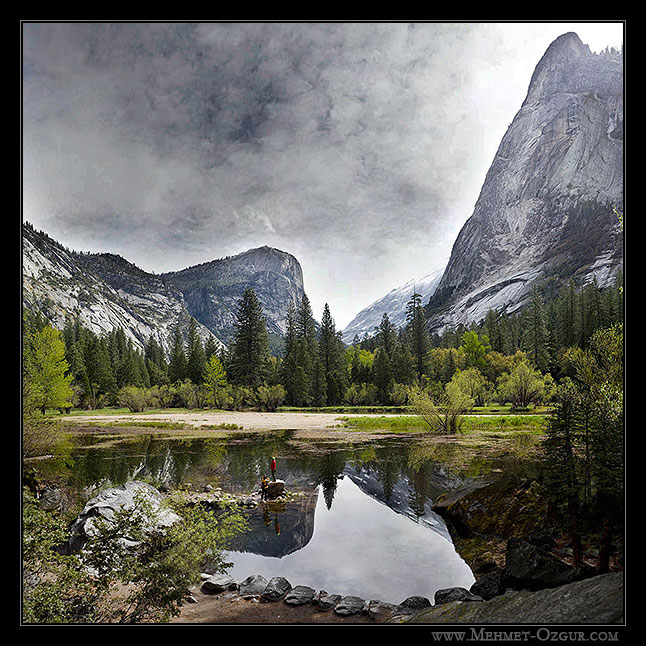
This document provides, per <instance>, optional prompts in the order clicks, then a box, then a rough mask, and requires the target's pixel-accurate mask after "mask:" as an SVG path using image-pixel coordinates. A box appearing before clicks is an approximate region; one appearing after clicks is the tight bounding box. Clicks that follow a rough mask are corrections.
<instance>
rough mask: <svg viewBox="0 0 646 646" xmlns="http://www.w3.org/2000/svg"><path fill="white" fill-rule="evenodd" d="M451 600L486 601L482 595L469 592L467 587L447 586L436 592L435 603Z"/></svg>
mask: <svg viewBox="0 0 646 646" xmlns="http://www.w3.org/2000/svg"><path fill="white" fill-rule="evenodd" d="M451 601H484V599H483V598H482V597H479V596H477V595H475V594H472V593H471V592H469V591H468V590H467V589H466V588H445V589H444V590H438V591H437V592H436V593H435V605H436V606H437V605H439V604H441V603H450V602H451Z"/></svg>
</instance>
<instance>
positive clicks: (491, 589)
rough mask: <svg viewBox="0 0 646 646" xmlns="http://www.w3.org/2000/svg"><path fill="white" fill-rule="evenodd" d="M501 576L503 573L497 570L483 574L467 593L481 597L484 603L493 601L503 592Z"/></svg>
mask: <svg viewBox="0 0 646 646" xmlns="http://www.w3.org/2000/svg"><path fill="white" fill-rule="evenodd" d="M503 576H504V572H503V571H502V570H500V569H498V568H496V569H494V570H492V571H490V572H485V573H484V574H481V575H479V576H478V577H477V580H476V582H475V583H474V584H473V585H472V586H471V587H470V588H469V592H471V593H472V594H475V595H477V596H479V597H482V598H483V599H484V600H485V601H486V600H487V599H493V598H494V597H497V596H498V595H499V594H502V593H503V592H504V591H505V588H504V585H503Z"/></svg>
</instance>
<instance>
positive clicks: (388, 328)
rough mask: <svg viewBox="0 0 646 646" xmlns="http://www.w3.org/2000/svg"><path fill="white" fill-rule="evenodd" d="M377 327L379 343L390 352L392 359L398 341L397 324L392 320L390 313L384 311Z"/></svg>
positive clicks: (389, 356)
mask: <svg viewBox="0 0 646 646" xmlns="http://www.w3.org/2000/svg"><path fill="white" fill-rule="evenodd" d="M376 329H377V335H376V336H377V344H378V346H379V347H380V348H383V349H384V350H385V351H386V353H387V354H388V358H389V359H392V357H393V353H394V351H395V345H396V343H397V330H396V329H395V326H394V325H393V324H392V323H391V322H390V318H389V317H388V313H387V312H384V313H383V315H382V317H381V322H380V323H379V327H377V328H376Z"/></svg>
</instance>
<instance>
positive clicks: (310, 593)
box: [285, 585, 316, 606]
mask: <svg viewBox="0 0 646 646" xmlns="http://www.w3.org/2000/svg"><path fill="white" fill-rule="evenodd" d="M315 594H316V590H314V588H310V587H309V586H306V585H297V586H296V587H295V588H292V589H291V590H290V591H289V592H288V593H287V596H286V597H285V603H289V604H290V605H292V606H301V605H304V604H306V603H310V602H311V601H312V600H313V599H314V595H315Z"/></svg>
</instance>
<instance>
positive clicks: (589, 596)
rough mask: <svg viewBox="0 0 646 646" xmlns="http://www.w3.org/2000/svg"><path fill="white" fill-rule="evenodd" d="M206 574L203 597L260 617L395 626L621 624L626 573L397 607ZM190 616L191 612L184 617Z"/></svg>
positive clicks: (449, 593) (417, 600) (452, 593)
mask: <svg viewBox="0 0 646 646" xmlns="http://www.w3.org/2000/svg"><path fill="white" fill-rule="evenodd" d="M203 578H204V580H203V583H202V586H201V590H200V591H201V592H202V593H203V595H215V596H217V597H218V598H219V599H221V600H222V601H224V602H226V603H230V604H240V603H241V602H244V601H246V602H250V601H251V602H256V603H257V604H258V605H257V606H256V608H257V612H258V614H259V615H260V614H262V613H263V612H264V606H265V604H272V605H275V606H276V608H278V606H281V605H283V606H285V607H284V609H283V611H282V614H281V613H280V611H278V610H277V609H274V610H273V612H272V613H265V614H268V616H270V617H271V616H273V617H283V618H286V619H284V621H286V622H288V621H289V617H290V614H289V610H290V608H296V607H305V606H308V607H311V608H313V609H314V610H315V612H316V615H318V616H317V617H316V622H317V623H332V622H335V620H337V619H338V618H339V617H342V618H344V617H349V616H352V615H361V616H363V617H366V618H367V619H368V620H369V621H372V622H375V623H393V624H476V625H479V624H620V623H622V622H623V616H624V610H623V608H624V596H623V585H624V580H623V573H622V572H616V573H612V574H604V575H600V576H595V577H592V578H590V579H586V580H583V581H576V582H573V583H569V584H566V585H563V586H559V587H557V588H551V589H545V590H538V591H530V590H508V591H506V592H505V593H504V594H502V595H499V596H497V597H494V598H492V599H490V600H488V601H485V600H483V599H482V598H481V597H479V596H477V595H474V594H473V593H471V592H469V591H468V590H465V589H464V588H449V589H446V590H438V591H437V592H436V594H435V598H434V600H433V601H434V602H433V603H431V601H430V600H429V599H427V598H425V597H409V598H408V599H405V600H404V601H402V602H401V603H400V604H398V605H394V604H390V603H386V602H383V601H379V600H375V599H372V600H365V599H362V598H360V597H357V596H352V595H345V596H342V595H339V594H334V593H329V592H327V591H325V590H318V591H317V590H314V589H313V588H311V587H309V586H305V585H296V586H293V587H292V585H291V583H290V582H289V581H287V579H285V578H283V577H274V578H272V579H270V580H269V581H267V580H266V579H265V578H264V577H263V576H262V575H253V576H250V577H247V578H246V579H245V580H244V581H241V582H239V581H236V580H235V579H233V578H232V577H230V576H229V575H226V574H215V575H206V574H205V575H203ZM194 592H196V591H194ZM189 601H192V602H193V603H199V604H202V603H208V601H204V597H202V600H200V601H198V600H197V599H196V596H193V595H192V596H191V597H189ZM220 607H222V606H220ZM223 614H224V612H223V611H220V615H218V613H217V612H216V613H214V614H213V615H212V616H211V621H213V622H215V623H218V616H220V617H221V616H222V615H223ZM322 615H327V618H321V616H322ZM187 616H189V617H190V613H186V614H185V615H184V620H186V618H187ZM313 616H314V615H310V617H313ZM180 621H181V619H180ZM269 623H272V621H271V619H270V620H269Z"/></svg>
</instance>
